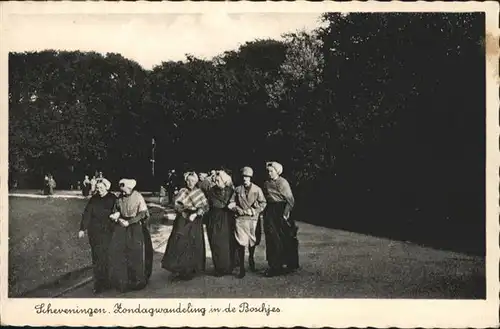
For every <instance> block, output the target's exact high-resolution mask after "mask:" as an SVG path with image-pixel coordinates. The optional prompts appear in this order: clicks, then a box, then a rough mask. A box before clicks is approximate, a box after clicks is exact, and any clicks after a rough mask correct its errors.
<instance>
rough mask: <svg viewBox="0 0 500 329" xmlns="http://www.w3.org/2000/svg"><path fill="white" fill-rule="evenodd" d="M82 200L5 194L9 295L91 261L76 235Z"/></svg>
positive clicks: (84, 201) (84, 241) (85, 241)
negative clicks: (7, 201) (6, 195)
mask: <svg viewBox="0 0 500 329" xmlns="http://www.w3.org/2000/svg"><path fill="white" fill-rule="evenodd" d="M86 202H87V201H86V200H79V199H55V198H54V199H52V198H45V199H31V198H22V197H9V296H12V297H14V296H19V295H20V294H23V293H24V292H26V291H28V290H31V289H34V288H36V287H37V286H39V285H40V284H42V283H46V282H48V281H51V280H54V279H55V278H57V277H59V276H61V275H63V274H65V273H67V272H69V271H74V270H76V269H79V268H82V267H85V266H89V265H90V264H91V258H90V248H89V246H88V242H87V239H78V236H77V233H78V230H79V227H80V219H81V214H82V212H83V209H84V207H85V204H86Z"/></svg>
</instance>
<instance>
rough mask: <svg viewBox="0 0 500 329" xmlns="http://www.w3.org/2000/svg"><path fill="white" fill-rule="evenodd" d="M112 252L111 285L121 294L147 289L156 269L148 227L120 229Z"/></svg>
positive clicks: (132, 226) (138, 224) (114, 235)
mask: <svg viewBox="0 0 500 329" xmlns="http://www.w3.org/2000/svg"><path fill="white" fill-rule="evenodd" d="M109 250H110V251H109V267H110V273H109V277H110V283H111V285H112V286H113V287H115V288H117V289H118V290H120V291H127V290H131V289H132V290H136V289H142V288H144V287H145V286H146V285H147V283H148V281H149V278H150V277H151V273H152V269H153V268H152V266H153V244H152V241H151V235H150V234H149V231H148V229H147V228H146V226H145V225H143V224H142V223H136V224H132V225H130V226H128V227H121V226H118V225H117V226H116V228H115V231H114V233H113V237H112V238H111V243H110V248H109Z"/></svg>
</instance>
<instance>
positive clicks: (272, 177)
mask: <svg viewBox="0 0 500 329" xmlns="http://www.w3.org/2000/svg"><path fill="white" fill-rule="evenodd" d="M266 167H267V171H268V174H269V180H267V181H266V182H265V183H264V191H263V192H264V196H265V197H266V200H267V207H266V209H265V210H264V234H265V236H266V258H267V262H268V265H269V269H268V270H267V271H266V276H269V277H272V276H276V275H280V274H284V273H286V272H290V271H295V270H297V269H298V268H299V254H298V240H297V230H298V229H297V226H296V225H295V222H294V221H293V220H292V218H291V212H292V209H293V206H294V204H295V199H294V197H293V193H292V189H291V188H290V184H289V183H288V181H287V180H286V179H284V178H283V177H281V176H280V175H281V173H282V172H283V166H282V165H281V164H279V163H277V162H270V163H267V165H266ZM285 265H286V269H285V268H284V266H285Z"/></svg>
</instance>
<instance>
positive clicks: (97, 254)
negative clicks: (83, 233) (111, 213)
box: [89, 229, 112, 289]
mask: <svg viewBox="0 0 500 329" xmlns="http://www.w3.org/2000/svg"><path fill="white" fill-rule="evenodd" d="M111 237H112V232H99V231H98V230H97V229H89V244H90V250H91V254H92V267H93V272H94V288H96V289H104V288H109V287H110V284H109V265H108V262H109V260H108V250H109V245H110V242H111Z"/></svg>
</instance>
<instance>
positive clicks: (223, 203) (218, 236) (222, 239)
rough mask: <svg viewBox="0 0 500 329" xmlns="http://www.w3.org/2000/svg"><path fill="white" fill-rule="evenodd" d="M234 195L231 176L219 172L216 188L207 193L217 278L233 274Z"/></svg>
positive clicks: (208, 215) (216, 177)
mask: <svg viewBox="0 0 500 329" xmlns="http://www.w3.org/2000/svg"><path fill="white" fill-rule="evenodd" d="M233 193H234V191H233V188H232V179H231V176H229V175H228V174H227V173H226V172H225V171H223V170H220V171H218V172H217V174H216V176H215V186H212V187H211V188H210V189H209V190H208V191H207V198H208V202H209V204H210V211H209V212H208V214H207V235H208V242H209V243H210V250H211V251H212V261H213V263H214V268H215V275H216V276H223V275H228V274H231V273H232V272H233V267H234V266H233V265H234V250H235V249H234V248H235V241H234V233H233V232H234V216H233V213H232V212H231V211H230V210H229V208H228V206H229V202H230V200H231V197H232V195H233Z"/></svg>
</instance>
